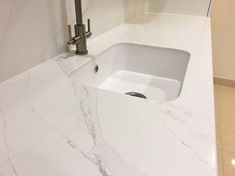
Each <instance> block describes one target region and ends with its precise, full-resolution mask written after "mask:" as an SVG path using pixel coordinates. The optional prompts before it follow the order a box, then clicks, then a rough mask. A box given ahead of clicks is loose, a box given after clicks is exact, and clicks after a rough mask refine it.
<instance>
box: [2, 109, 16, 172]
mask: <svg viewBox="0 0 235 176" xmlns="http://www.w3.org/2000/svg"><path fill="white" fill-rule="evenodd" d="M0 130H1V131H0V132H1V133H0V148H1V149H2V150H3V151H5V152H6V154H5V155H6V156H1V157H3V158H1V157H0V162H1V165H0V166H2V165H3V166H5V168H4V169H3V168H2V169H1V168H0V176H4V174H9V176H11V175H12V176H18V173H17V171H16V168H15V166H14V163H13V162H12V160H11V157H10V151H9V150H10V149H9V145H8V142H7V136H6V119H5V118H4V115H3V112H2V109H1V108H0ZM1 145H2V146H1ZM1 170H2V171H1ZM3 171H4V172H5V173H2V172H3ZM2 174H3V175H2Z"/></svg>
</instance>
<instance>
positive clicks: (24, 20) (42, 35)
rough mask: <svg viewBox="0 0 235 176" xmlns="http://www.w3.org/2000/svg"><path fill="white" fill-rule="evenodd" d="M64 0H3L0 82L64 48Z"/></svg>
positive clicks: (1, 9)
mask: <svg viewBox="0 0 235 176" xmlns="http://www.w3.org/2000/svg"><path fill="white" fill-rule="evenodd" d="M66 24H67V18H66V11H65V1H63V0H17V1H16V0H0V82H1V81H3V80H6V79H8V78H10V77H12V76H14V75H16V74H18V73H20V72H22V71H24V70H26V69H28V68H30V67H32V66H34V65H36V64H38V63H41V62H43V61H44V60H46V59H49V58H51V57H53V56H55V55H57V54H58V53H61V52H63V51H65V46H64V44H65V42H64V41H65V33H64V30H65V25H66Z"/></svg>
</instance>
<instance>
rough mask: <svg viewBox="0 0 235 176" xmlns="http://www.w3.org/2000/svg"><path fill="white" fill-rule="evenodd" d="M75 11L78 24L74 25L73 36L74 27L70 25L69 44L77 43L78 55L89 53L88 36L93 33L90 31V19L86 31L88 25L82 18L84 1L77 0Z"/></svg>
mask: <svg viewBox="0 0 235 176" xmlns="http://www.w3.org/2000/svg"><path fill="white" fill-rule="evenodd" d="M74 4H75V12H76V24H75V25H74V30H75V36H74V37H72V29H71V26H69V41H68V42H67V43H68V44H69V45H76V52H75V53H76V54H77V55H86V54H88V50H87V38H89V37H90V36H91V35H92V33H91V31H90V19H88V31H86V25H85V24H83V19H82V2H81V0H75V3H74Z"/></svg>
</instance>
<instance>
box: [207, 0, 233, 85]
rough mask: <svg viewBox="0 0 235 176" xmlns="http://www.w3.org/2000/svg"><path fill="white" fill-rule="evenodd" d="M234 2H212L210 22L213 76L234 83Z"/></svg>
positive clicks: (223, 0)
mask: <svg viewBox="0 0 235 176" xmlns="http://www.w3.org/2000/svg"><path fill="white" fill-rule="evenodd" d="M234 9H235V1H233V0H214V3H213V8H212V14H211V19H212V20H211V21H212V41H213V43H212V44H213V60H214V76H215V77H216V78H223V79H228V80H233V81H235V21H234V17H235V10H234Z"/></svg>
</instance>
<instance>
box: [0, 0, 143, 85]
mask: <svg viewBox="0 0 235 176" xmlns="http://www.w3.org/2000/svg"><path fill="white" fill-rule="evenodd" d="M73 1H74V0H0V82H1V81H4V80H6V79H8V78H10V77H12V76H14V75H16V74H18V73H20V72H23V71H25V70H27V69H29V68H31V67H33V66H35V65H37V64H39V63H41V62H43V61H45V60H47V59H50V58H52V57H54V56H56V55H58V54H60V53H62V52H65V51H66V45H65V43H66V40H67V24H71V23H73V22H74V21H75V18H74V6H73ZM146 1H147V0H82V3H83V10H84V11H83V13H84V19H86V18H87V17H89V18H91V25H92V32H93V37H95V36H97V35H100V34H102V33H104V32H106V31H108V30H110V29H112V28H113V27H115V26H117V25H119V24H121V23H123V22H124V21H125V20H127V19H128V18H130V17H133V16H135V15H137V14H139V13H143V10H144V8H143V7H145V6H144V5H143V3H145V4H146ZM84 23H85V21H84Z"/></svg>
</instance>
